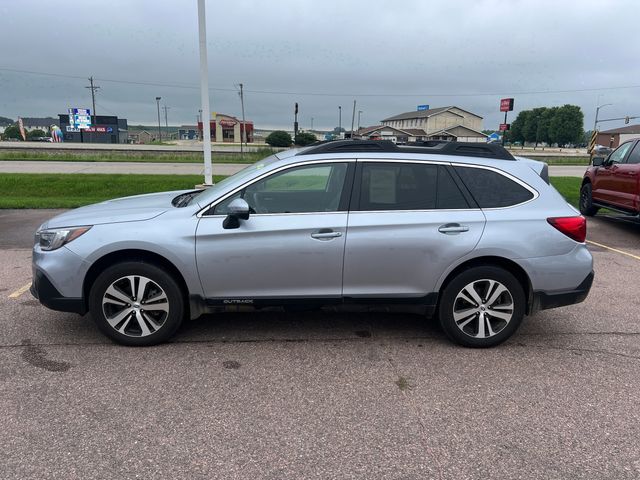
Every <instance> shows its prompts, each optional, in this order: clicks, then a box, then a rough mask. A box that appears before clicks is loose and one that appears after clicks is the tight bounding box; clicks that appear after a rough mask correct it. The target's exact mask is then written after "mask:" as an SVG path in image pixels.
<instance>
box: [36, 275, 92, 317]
mask: <svg viewBox="0 0 640 480" xmlns="http://www.w3.org/2000/svg"><path fill="white" fill-rule="evenodd" d="M30 291H31V295H33V296H34V297H36V298H37V299H38V300H39V301H40V303H41V304H42V305H44V306H45V307H47V308H50V309H51V310H58V311H60V312H72V313H79V314H80V315H84V314H85V313H87V308H86V305H85V302H84V299H82V298H69V297H64V296H62V294H61V293H60V292H59V291H58V290H57V289H56V287H54V286H53V284H52V283H51V281H50V280H49V279H48V278H47V276H46V275H45V274H44V273H43V272H42V271H40V270H35V271H34V273H33V281H32V282H31V288H30Z"/></svg>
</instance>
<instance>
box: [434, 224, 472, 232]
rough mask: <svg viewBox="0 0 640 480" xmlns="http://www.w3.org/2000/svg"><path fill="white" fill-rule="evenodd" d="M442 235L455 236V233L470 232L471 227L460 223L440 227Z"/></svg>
mask: <svg viewBox="0 0 640 480" xmlns="http://www.w3.org/2000/svg"><path fill="white" fill-rule="evenodd" d="M438 231H439V232H440V233H446V234H453V233H462V232H468V231H469V227H467V226H466V225H460V224H459V223H446V224H444V225H440V228H438Z"/></svg>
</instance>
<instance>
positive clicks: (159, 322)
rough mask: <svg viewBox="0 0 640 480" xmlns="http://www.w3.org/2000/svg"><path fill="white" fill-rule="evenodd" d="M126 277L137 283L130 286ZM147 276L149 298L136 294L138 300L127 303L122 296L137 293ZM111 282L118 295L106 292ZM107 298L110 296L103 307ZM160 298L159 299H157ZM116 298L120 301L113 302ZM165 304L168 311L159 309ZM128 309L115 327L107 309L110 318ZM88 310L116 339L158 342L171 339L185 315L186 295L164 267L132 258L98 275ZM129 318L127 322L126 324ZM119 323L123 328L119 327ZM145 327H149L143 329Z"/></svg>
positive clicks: (134, 343)
mask: <svg viewBox="0 0 640 480" xmlns="http://www.w3.org/2000/svg"><path fill="white" fill-rule="evenodd" d="M126 277H133V282H134V285H135V287H132V288H128V285H130V281H129V280H128V279H127V278H126ZM136 278H137V279H138V280H137V282H136ZM141 278H143V279H144V280H141ZM146 280H149V282H148V283H146V287H143V288H142V292H143V297H144V292H147V293H148V296H147V299H148V300H149V302H148V303H146V304H145V303H144V300H145V298H143V299H137V297H135V296H134V297H133V300H135V302H131V303H129V304H126V305H125V303H124V302H122V300H123V297H120V296H121V295H123V296H124V297H131V296H132V295H135V294H136V291H138V292H139V291H140V290H139V289H140V285H141V284H142V283H143V282H146ZM114 282H115V283H114ZM112 284H115V285H116V287H115V288H116V290H117V294H118V296H117V297H116V296H112V295H110V294H107V289H109V287H111V286H112ZM110 291H112V292H113V290H110ZM162 294H164V296H163V295H162ZM105 295H107V297H105ZM118 297H120V299H118ZM104 298H109V300H108V301H107V303H105V306H104V308H103V299H104ZM158 298H159V299H160V300H156V299H158ZM165 298H166V301H165V300H164V299H165ZM114 299H115V300H117V301H118V302H120V304H115V303H113V304H112V303H110V302H112V301H114ZM165 305H166V308H167V310H168V311H166V312H165V311H163V310H159V307H163V308H164V307H165ZM145 307H146V308H147V311H146V312H145V310H144V308H145ZM125 310H127V311H130V312H131V313H130V314H128V315H126V316H125V317H123V319H122V320H121V321H119V323H118V324H116V325H115V326H114V327H112V326H111V325H110V323H109V321H108V320H107V316H106V313H105V312H106V311H108V312H107V313H109V314H110V315H111V316H110V318H112V319H115V318H118V315H119V313H122V314H125V313H126V312H125ZM136 310H138V311H136ZM89 311H90V312H91V316H92V317H93V320H94V321H95V323H96V325H97V326H98V328H99V329H100V331H102V333H104V334H105V335H106V336H107V337H109V338H111V339H112V340H114V341H115V342H117V343H120V344H122V345H129V346H148V345H156V344H158V343H162V342H165V341H166V340H168V339H169V338H170V337H171V336H172V335H173V334H174V333H175V332H176V330H177V329H178V328H179V327H180V324H181V323H182V320H183V317H184V298H183V294H182V291H181V290H180V287H179V285H178V283H177V282H176V281H175V279H174V278H173V277H172V276H171V275H170V274H169V273H167V272H166V271H165V270H164V269H162V268H160V267H157V266H156V265H152V264H149V263H143V262H133V261H130V262H123V263H118V264H116V265H113V266H111V267H109V268H107V269H106V270H104V271H103V272H102V273H100V274H99V275H98V278H97V279H96V280H95V282H94V283H93V285H92V287H91V291H90V293H89ZM140 312H142V313H140ZM143 314H144V315H143ZM126 322H128V323H127V324H126V325H125V323H126ZM140 322H142V323H143V325H141V324H140ZM116 327H117V328H118V329H121V330H122V331H118V330H116ZM143 328H146V330H147V331H146V332H145V331H143ZM148 332H150V333H148Z"/></svg>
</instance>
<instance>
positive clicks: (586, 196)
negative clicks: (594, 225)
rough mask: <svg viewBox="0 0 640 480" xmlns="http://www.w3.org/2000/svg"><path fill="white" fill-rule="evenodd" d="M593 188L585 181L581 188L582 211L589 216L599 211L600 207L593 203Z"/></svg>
mask: <svg viewBox="0 0 640 480" xmlns="http://www.w3.org/2000/svg"><path fill="white" fill-rule="evenodd" d="M592 193H593V191H592V188H591V184H590V183H589V182H587V183H585V184H584V185H583V186H582V188H581V189H580V213H581V214H582V215H586V216H588V217H592V216H594V215H595V214H596V213H598V210H599V208H598V207H595V206H594V205H593V196H592Z"/></svg>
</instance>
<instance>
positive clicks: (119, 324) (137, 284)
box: [102, 275, 169, 337]
mask: <svg viewBox="0 0 640 480" xmlns="http://www.w3.org/2000/svg"><path fill="white" fill-rule="evenodd" d="M102 311H103V313H104V317H105V319H106V320H107V323H108V324H109V325H110V326H111V327H112V328H113V329H114V330H116V331H117V332H119V333H121V334H123V335H127V336H130V337H146V336H148V335H152V334H154V333H156V332H157V331H158V330H160V329H161V328H162V326H163V325H164V323H165V321H166V320H167V316H168V315H169V299H168V298H167V295H166V293H165V292H164V290H163V289H162V287H160V285H158V284H157V283H156V282H154V281H153V280H151V279H150V278H147V277H144V276H142V275H128V276H126V277H121V278H119V279H117V280H116V281H114V282H113V283H111V285H109V287H108V288H107V289H106V290H105V292H104V295H103V296H102Z"/></svg>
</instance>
